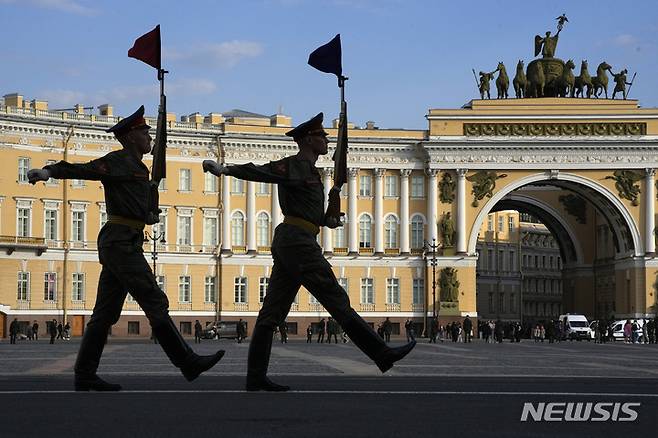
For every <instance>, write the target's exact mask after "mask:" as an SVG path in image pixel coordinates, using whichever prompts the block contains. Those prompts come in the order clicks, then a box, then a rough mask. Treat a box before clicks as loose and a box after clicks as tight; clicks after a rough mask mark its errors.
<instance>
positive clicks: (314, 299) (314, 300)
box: [308, 292, 320, 304]
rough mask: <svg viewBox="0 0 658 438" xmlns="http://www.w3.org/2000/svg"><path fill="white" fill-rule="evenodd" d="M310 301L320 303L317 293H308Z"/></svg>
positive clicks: (310, 302)
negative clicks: (316, 296)
mask: <svg viewBox="0 0 658 438" xmlns="http://www.w3.org/2000/svg"><path fill="white" fill-rule="evenodd" d="M308 303H309V304H320V302H319V301H318V299H317V298H315V295H313V294H312V293H310V292H309V293H308Z"/></svg>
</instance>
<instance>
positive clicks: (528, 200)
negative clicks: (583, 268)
mask: <svg viewBox="0 0 658 438" xmlns="http://www.w3.org/2000/svg"><path fill="white" fill-rule="evenodd" d="M507 199H510V200H512V201H516V202H520V203H524V204H530V205H533V206H536V207H538V208H539V209H541V210H543V211H545V212H547V213H548V214H549V215H550V216H551V217H552V218H553V220H555V221H556V222H558V223H559V225H560V227H561V228H562V229H563V230H564V232H565V233H566V234H567V235H568V236H569V239H570V241H571V244H572V245H573V250H574V252H575V259H576V260H575V261H576V263H577V264H582V263H584V259H585V257H584V254H583V247H582V245H581V244H580V241H579V240H578V238H577V234H576V232H575V231H574V230H573V228H572V227H571V225H569V222H567V221H566V220H564V218H563V217H562V215H561V214H560V213H559V212H558V211H557V210H556V209H554V208H553V207H552V206H551V205H549V204H547V203H545V202H543V201H540V200H539V199H535V198H532V197H530V196H526V195H522V194H519V193H510V194H508V195H507V196H505V197H504V198H503V200H507ZM542 222H543V221H542ZM549 228H550V227H549ZM551 232H553V230H551ZM553 234H555V233H553ZM562 258H563V260H565V261H566V260H567V259H566V258H565V257H562Z"/></svg>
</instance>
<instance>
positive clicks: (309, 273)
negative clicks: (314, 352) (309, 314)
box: [248, 224, 388, 375]
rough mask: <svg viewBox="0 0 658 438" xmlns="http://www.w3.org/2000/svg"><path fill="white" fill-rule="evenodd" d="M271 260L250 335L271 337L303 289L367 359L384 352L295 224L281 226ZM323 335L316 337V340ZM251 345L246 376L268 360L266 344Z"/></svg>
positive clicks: (317, 249) (312, 240) (314, 243)
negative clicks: (262, 295)
mask: <svg viewBox="0 0 658 438" xmlns="http://www.w3.org/2000/svg"><path fill="white" fill-rule="evenodd" d="M272 257H273V258H274V265H273V267H272V273H271V276H270V282H269V286H268V289H267V293H266V294H265V300H264V302H263V307H262V308H261V310H260V312H259V313H258V318H257V319H256V324H255V328H254V331H259V332H261V331H262V332H263V333H272V332H273V331H274V328H275V327H277V326H278V325H279V324H281V323H282V322H283V321H284V320H285V318H286V316H287V315H288V312H289V310H290V306H291V305H292V302H293V300H294V299H295V295H297V291H298V290H299V288H300V287H301V286H302V285H303V286H304V287H305V288H306V289H307V290H308V291H309V292H310V293H311V294H313V296H315V297H316V298H317V299H318V301H319V302H320V303H321V304H322V306H324V308H325V309H327V311H328V312H329V313H330V314H331V316H332V317H333V318H334V319H335V320H336V321H337V322H338V324H339V325H340V326H341V327H342V328H343V330H344V331H345V332H346V333H347V335H348V336H349V338H350V339H351V340H352V342H354V344H355V345H356V346H357V347H359V349H361V351H363V352H364V353H365V354H366V355H367V356H368V357H369V358H370V359H372V360H377V358H378V357H379V356H380V355H381V354H382V353H384V352H385V351H386V350H387V349H388V347H387V346H386V345H385V344H384V342H383V341H382V339H381V338H380V337H379V336H377V333H375V332H374V331H373V330H372V328H371V327H370V325H368V323H366V322H365V321H364V320H363V318H361V317H360V316H359V314H358V313H356V311H355V310H354V309H353V308H352V307H351V305H350V300H349V297H348V295H347V293H346V292H345V290H344V289H343V288H342V287H341V286H340V285H339V284H338V281H337V280H336V276H335V275H334V273H333V271H332V270H331V265H330V264H329V262H327V260H326V259H325V258H324V257H323V255H322V248H321V247H320V246H319V245H318V244H317V241H316V240H315V236H314V235H312V234H311V233H308V232H306V231H304V230H302V229H301V228H297V227H295V226H294V225H289V224H280V225H279V226H278V227H277V228H276V232H275V235H274V240H273V242H272ZM322 335H323V333H320V335H319V336H318V341H319V339H320V336H322ZM255 336H256V335H255V333H254V337H255ZM322 337H324V336H322ZM265 338H266V336H265V334H263V339H265ZM253 341H254V339H252V342H251V344H250V346H249V360H248V374H249V375H265V374H266V373H267V363H268V361H269V351H265V350H266V348H267V345H266V344H265V343H262V342H253ZM265 358H266V359H267V360H265ZM258 362H259V363H258Z"/></svg>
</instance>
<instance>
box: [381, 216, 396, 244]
mask: <svg viewBox="0 0 658 438" xmlns="http://www.w3.org/2000/svg"><path fill="white" fill-rule="evenodd" d="M397 247H398V220H397V219H396V218H395V216H393V215H392V214H389V215H388V216H386V219H385V220H384V248H386V249H391V248H397Z"/></svg>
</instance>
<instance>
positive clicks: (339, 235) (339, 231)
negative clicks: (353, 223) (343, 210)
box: [322, 218, 347, 248]
mask: <svg viewBox="0 0 658 438" xmlns="http://www.w3.org/2000/svg"><path fill="white" fill-rule="evenodd" d="M345 228H347V218H345V221H344V224H343V226H342V227H338V228H334V230H333V232H334V248H346V247H347V245H346V243H345ZM328 231H329V229H328V228H325V229H323V230H322V232H323V233H324V232H328Z"/></svg>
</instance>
